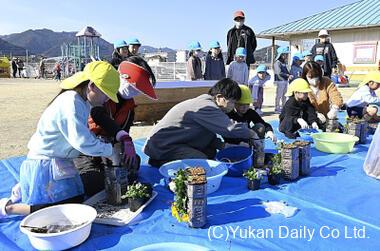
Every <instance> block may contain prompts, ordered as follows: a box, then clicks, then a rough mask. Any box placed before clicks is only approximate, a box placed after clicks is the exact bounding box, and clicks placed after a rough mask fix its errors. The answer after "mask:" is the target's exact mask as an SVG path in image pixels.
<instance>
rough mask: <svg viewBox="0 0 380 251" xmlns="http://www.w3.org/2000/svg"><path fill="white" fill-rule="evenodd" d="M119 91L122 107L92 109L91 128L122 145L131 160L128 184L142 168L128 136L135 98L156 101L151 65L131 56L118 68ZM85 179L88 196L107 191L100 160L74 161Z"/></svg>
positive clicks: (112, 104)
mask: <svg viewBox="0 0 380 251" xmlns="http://www.w3.org/2000/svg"><path fill="white" fill-rule="evenodd" d="M119 73H120V88H119V92H118V93H117V97H118V100H119V103H115V102H113V101H112V100H109V101H107V102H106V103H105V104H104V105H103V106H97V107H94V108H92V109H91V113H90V115H91V116H90V117H89V119H88V125H89V128H90V130H91V131H92V132H93V133H94V134H95V135H96V136H97V137H101V138H103V139H104V140H106V141H108V142H112V143H115V142H117V141H119V142H122V143H123V145H124V149H125V150H126V151H128V152H127V153H125V154H129V155H130V156H132V157H131V159H130V162H129V163H126V165H127V168H128V182H130V183H133V182H134V181H136V180H137V174H138V170H139V166H140V157H139V156H138V155H136V152H135V149H134V145H133V142H132V138H131V137H130V136H129V130H130V127H131V126H132V125H133V120H134V115H135V112H134V109H135V107H136V104H135V101H134V97H135V96H138V95H141V94H142V95H144V96H146V97H147V98H149V99H152V100H157V96H156V94H155V91H154V86H155V84H156V78H155V76H154V74H153V72H152V69H151V68H150V67H149V65H148V63H147V62H146V61H145V60H144V59H142V58H141V57H138V56H131V57H128V58H126V60H125V61H123V62H121V64H120V65H119ZM75 164H76V167H77V168H78V169H79V173H80V174H81V177H86V178H84V179H83V183H84V189H85V194H86V195H87V196H92V195H94V194H96V193H98V192H100V191H101V190H103V189H104V163H103V162H102V159H101V158H99V157H91V156H86V155H81V156H80V157H78V158H77V159H76V160H75Z"/></svg>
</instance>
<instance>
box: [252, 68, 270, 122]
mask: <svg viewBox="0 0 380 251" xmlns="http://www.w3.org/2000/svg"><path fill="white" fill-rule="evenodd" d="M256 72H257V74H256V76H254V77H253V78H251V79H250V80H249V81H248V86H249V89H251V91H252V103H253V106H254V107H255V111H256V112H257V113H258V114H259V115H262V114H263V112H262V111H261V108H262V107H263V102H264V85H265V82H267V81H268V80H270V75H269V74H268V72H267V67H266V66H265V65H263V64H261V65H259V66H258V67H257V69H256Z"/></svg>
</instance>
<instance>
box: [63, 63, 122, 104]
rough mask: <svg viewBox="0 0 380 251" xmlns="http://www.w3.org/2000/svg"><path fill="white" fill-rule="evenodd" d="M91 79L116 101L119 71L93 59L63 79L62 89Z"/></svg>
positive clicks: (71, 87) (70, 87) (73, 86)
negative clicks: (81, 69)
mask: <svg viewBox="0 0 380 251" xmlns="http://www.w3.org/2000/svg"><path fill="white" fill-rule="evenodd" d="M87 80H90V81H92V82H93V83H94V84H95V85H96V87H98V88H99V89H100V90H101V91H102V92H103V93H104V94H106V95H107V96H108V97H109V98H110V99H111V100H112V101H114V102H116V103H118V102H119V101H118V99H117V95H116V94H117V92H118V90H119V86H120V77H119V73H118V72H117V71H116V70H115V68H113V66H112V65H110V64H109V63H107V62H104V61H94V62H91V63H89V64H87V65H86V67H85V68H84V70H83V71H81V72H78V73H76V74H74V75H73V76H71V77H69V78H67V79H65V80H64V81H62V83H61V84H60V87H61V88H62V89H73V88H75V87H77V86H78V85H79V84H81V83H82V82H84V81H87Z"/></svg>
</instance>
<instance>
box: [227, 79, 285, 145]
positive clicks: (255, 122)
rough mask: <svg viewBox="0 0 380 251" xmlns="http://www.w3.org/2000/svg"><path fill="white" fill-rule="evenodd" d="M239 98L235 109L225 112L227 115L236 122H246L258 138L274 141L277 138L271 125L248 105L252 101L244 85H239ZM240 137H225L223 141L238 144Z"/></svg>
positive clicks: (249, 92) (247, 88)
mask: <svg viewBox="0 0 380 251" xmlns="http://www.w3.org/2000/svg"><path fill="white" fill-rule="evenodd" d="M239 87H240V90H241V98H240V99H239V100H238V101H237V102H236V103H235V109H234V110H233V111H231V112H229V113H227V115H228V117H229V118H230V119H232V120H234V121H236V122H241V123H247V125H248V126H249V127H250V128H251V129H253V130H254V131H255V132H256V134H257V135H258V137H259V138H260V139H264V138H270V139H271V140H272V141H273V142H274V143H276V141H277V138H276V136H275V135H274V133H273V128H272V126H271V125H270V124H269V123H267V122H265V121H264V120H263V119H262V118H261V117H260V115H259V114H258V113H257V112H256V111H255V110H253V109H251V108H250V107H249V105H250V104H251V102H252V98H251V91H250V90H249V87H248V86H246V85H239ZM241 141H243V140H241V139H232V138H225V142H227V143H230V144H239V143H240V142H241Z"/></svg>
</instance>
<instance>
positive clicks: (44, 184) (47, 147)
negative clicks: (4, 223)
mask: <svg viewBox="0 0 380 251" xmlns="http://www.w3.org/2000/svg"><path fill="white" fill-rule="evenodd" d="M119 85H120V80H119V73H118V72H117V71H116V70H115V69H114V68H113V67H112V65H110V64H109V63H107V62H102V61H97V62H92V63H89V64H88V65H87V66H86V67H85V68H84V71H83V72H78V73H76V74H75V75H73V76H72V77H70V78H68V79H66V80H64V81H63V82H62V83H61V84H60V87H61V88H62V90H61V92H60V93H59V94H58V95H57V96H56V97H55V98H54V99H53V101H51V102H50V104H49V106H48V107H47V108H46V109H45V111H44V112H43V114H42V116H41V118H40V120H39V122H38V125H37V130H36V132H35V133H34V134H33V136H32V138H31V139H30V141H29V143H28V148H29V152H28V155H27V158H26V160H25V161H24V162H23V163H22V165H21V167H20V180H19V184H17V185H16V186H15V187H14V188H13V189H12V196H11V197H10V198H4V199H1V200H0V218H2V217H7V215H10V214H22V215H25V214H29V213H31V212H34V211H36V210H38V209H40V208H42V207H46V206H50V205H54V204H57V203H65V202H81V201H82V200H83V184H82V181H81V178H80V176H79V174H78V171H77V169H76V167H75V166H74V163H73V159H74V158H76V157H77V156H78V155H79V154H80V153H85V154H87V155H91V156H111V155H112V145H111V144H106V143H103V142H102V141H100V140H99V139H97V138H96V137H95V135H94V134H92V133H91V132H90V130H89V129H88V126H87V119H88V116H89V113H90V109H91V107H93V106H99V105H103V104H104V103H105V102H106V101H107V100H108V99H111V100H113V101H114V102H118V99H117V96H116V93H117V91H118V89H119Z"/></svg>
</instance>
